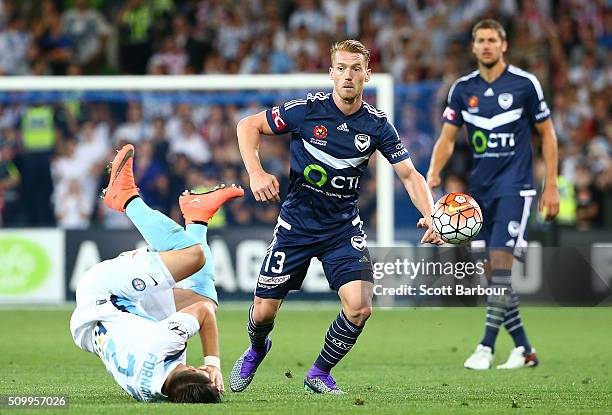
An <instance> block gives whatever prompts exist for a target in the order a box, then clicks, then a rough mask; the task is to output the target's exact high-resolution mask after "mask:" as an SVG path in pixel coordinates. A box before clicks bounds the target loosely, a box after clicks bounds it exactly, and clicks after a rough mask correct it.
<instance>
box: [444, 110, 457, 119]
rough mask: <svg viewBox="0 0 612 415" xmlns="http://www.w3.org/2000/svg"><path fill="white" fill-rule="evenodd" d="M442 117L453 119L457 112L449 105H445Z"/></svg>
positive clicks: (455, 117)
mask: <svg viewBox="0 0 612 415" xmlns="http://www.w3.org/2000/svg"><path fill="white" fill-rule="evenodd" d="M442 118H444V119H446V120H449V121H455V120H456V119H457V113H456V112H455V110H454V109H452V108H450V107H446V108H445V109H444V112H443V113H442Z"/></svg>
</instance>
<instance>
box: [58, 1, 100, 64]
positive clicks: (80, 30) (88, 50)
mask: <svg viewBox="0 0 612 415" xmlns="http://www.w3.org/2000/svg"><path fill="white" fill-rule="evenodd" d="M74 6H75V7H74V8H72V9H68V10H66V11H65V12H64V13H63V15H62V27H63V31H64V33H65V34H66V35H68V37H69V38H70V40H71V41H72V44H73V49H74V59H75V61H76V63H77V64H78V65H80V66H83V67H85V68H86V73H96V71H97V70H98V68H99V66H100V64H101V63H102V61H103V59H104V46H105V43H106V41H107V39H108V36H109V35H110V30H111V28H110V26H109V25H108V23H107V21H106V19H105V18H104V16H103V15H102V13H100V12H99V11H97V10H95V9H93V8H90V7H88V5H87V0H75V4H74Z"/></svg>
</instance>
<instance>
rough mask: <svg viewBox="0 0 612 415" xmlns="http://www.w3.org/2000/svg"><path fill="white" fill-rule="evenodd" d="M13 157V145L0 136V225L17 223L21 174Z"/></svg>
mask: <svg viewBox="0 0 612 415" xmlns="http://www.w3.org/2000/svg"><path fill="white" fill-rule="evenodd" d="M3 135H4V134H3ZM14 158H15V150H14V148H13V145H11V143H10V142H9V141H8V140H5V139H2V138H0V226H6V225H9V226H10V225H16V224H18V223H19V222H18V215H19V193H18V186H19V182H20V180H21V175H20V173H19V170H18V169H17V166H15V163H14Z"/></svg>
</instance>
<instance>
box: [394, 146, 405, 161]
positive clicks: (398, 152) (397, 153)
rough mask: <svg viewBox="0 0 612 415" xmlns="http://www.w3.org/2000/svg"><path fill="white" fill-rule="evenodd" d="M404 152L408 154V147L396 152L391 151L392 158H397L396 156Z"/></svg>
mask: <svg viewBox="0 0 612 415" xmlns="http://www.w3.org/2000/svg"><path fill="white" fill-rule="evenodd" d="M400 145H401V144H400ZM404 154H408V149H406V148H405V147H404V148H402V149H401V150H399V151H396V152H395V153H391V160H395V159H396V158H398V157H401V156H403V155H404Z"/></svg>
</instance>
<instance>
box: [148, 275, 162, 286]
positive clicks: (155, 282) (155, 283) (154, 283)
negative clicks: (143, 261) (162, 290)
mask: <svg viewBox="0 0 612 415" xmlns="http://www.w3.org/2000/svg"><path fill="white" fill-rule="evenodd" d="M147 275H148V276H149V278H151V279H152V280H153V285H154V286H155V285H159V284H158V283H157V281H155V278H153V277H152V276H151V275H149V274H147Z"/></svg>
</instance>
